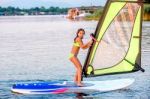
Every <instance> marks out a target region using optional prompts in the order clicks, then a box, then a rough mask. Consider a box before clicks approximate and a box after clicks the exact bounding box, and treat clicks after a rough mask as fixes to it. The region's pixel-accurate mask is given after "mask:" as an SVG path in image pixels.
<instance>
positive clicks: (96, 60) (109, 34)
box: [83, 0, 144, 76]
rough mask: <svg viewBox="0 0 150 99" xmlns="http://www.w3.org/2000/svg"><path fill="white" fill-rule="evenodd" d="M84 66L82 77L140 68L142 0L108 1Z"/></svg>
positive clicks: (125, 71)
mask: <svg viewBox="0 0 150 99" xmlns="http://www.w3.org/2000/svg"><path fill="white" fill-rule="evenodd" d="M104 9H105V10H104V12H103V15H102V17H101V19H100V21H99V23H98V26H97V29H96V31H95V34H94V37H95V39H96V40H97V41H99V42H94V43H93V45H92V46H91V48H90V49H89V52H88V55H87V58H86V61H85V64H84V67H83V74H84V75H85V76H98V75H108V74H119V73H128V72H135V71H138V70H142V71H143V72H144V69H142V68H141V35H142V34H141V33H142V13H143V3H142V0H108V1H107V3H106V5H105V8H104Z"/></svg>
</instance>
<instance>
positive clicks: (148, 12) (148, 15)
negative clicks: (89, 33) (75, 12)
mask: <svg viewBox="0 0 150 99" xmlns="http://www.w3.org/2000/svg"><path fill="white" fill-rule="evenodd" d="M102 12H103V9H98V10H96V11H95V12H94V13H93V14H91V15H89V16H86V17H85V20H99V18H100V16H101V15H102ZM143 20H144V21H150V4H145V5H144V14H143Z"/></svg>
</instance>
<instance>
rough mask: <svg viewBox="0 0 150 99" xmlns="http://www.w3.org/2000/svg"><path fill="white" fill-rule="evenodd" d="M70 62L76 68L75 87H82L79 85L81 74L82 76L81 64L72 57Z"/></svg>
mask: <svg viewBox="0 0 150 99" xmlns="http://www.w3.org/2000/svg"><path fill="white" fill-rule="evenodd" d="M70 60H71V62H72V63H73V64H74V65H75V66H76V68H77V85H79V86H83V85H82V84H81V74H82V66H81V63H80V61H79V60H78V59H77V58H76V57H72V58H71V59H70Z"/></svg>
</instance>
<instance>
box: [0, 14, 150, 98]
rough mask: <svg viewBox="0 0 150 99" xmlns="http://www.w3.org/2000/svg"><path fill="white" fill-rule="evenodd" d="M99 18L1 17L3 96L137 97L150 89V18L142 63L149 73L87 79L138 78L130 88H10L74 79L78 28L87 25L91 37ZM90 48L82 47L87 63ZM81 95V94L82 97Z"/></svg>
mask: <svg viewBox="0 0 150 99" xmlns="http://www.w3.org/2000/svg"><path fill="white" fill-rule="evenodd" d="M96 25H97V21H70V20H67V19H66V18H65V17H64V16H19V17H18V16H14V17H0V27H1V28H0V70H1V72H0V97H3V98H6V99H8V98H9V99H14V98H16V99H27V98H33V99H34V98H36V99H37V98H39V99H41V98H43V99H48V98H51V99H56V98H64V99H65V98H71V99H72V98H78V99H82V97H83V98H88V97H89V98H90V99H92V98H94V99H95V97H96V98H97V97H98V99H99V98H100V97H102V98H103V99H114V98H116V99H119V98H118V97H121V98H122V99H126V98H128V99H130V98H131V99H134V98H135V99H136V98H137V97H144V96H143V95H145V97H146V96H148V95H149V94H148V93H150V85H149V83H150V78H149V76H150V68H149V67H148V66H149V65H150V63H149V57H150V43H149V42H150V35H149V32H148V31H149V30H150V27H149V26H150V22H144V24H143V25H144V26H143V43H142V44H143V46H142V48H143V50H144V51H145V52H143V54H142V64H143V67H144V69H145V70H146V72H145V73H141V72H137V73H132V74H123V75H117V76H115V75H111V76H101V77H96V78H85V79H84V80H108V79H115V78H126V77H131V78H135V79H136V82H135V83H134V84H133V85H132V86H130V87H129V88H127V90H118V91H113V92H108V93H100V92H95V93H88V94H81V93H80V94H74V93H71V94H59V95H18V94H13V93H11V92H10V87H11V86H12V85H13V84H14V83H19V82H35V81H36V82H41V81H58V80H72V79H73V77H74V74H75V67H74V66H73V64H72V63H71V62H70V61H69V60H68V54H69V53H70V49H71V47H72V43H73V39H74V37H75V35H76V31H77V29H78V28H84V29H85V30H86V35H85V38H84V42H86V41H88V39H89V38H90V37H89V34H90V33H93V32H94V31H95V28H96ZM86 53H87V50H86V51H83V50H81V52H80V55H79V58H80V60H81V63H82V64H83V63H84V59H85V57H86ZM80 97H81V98H80Z"/></svg>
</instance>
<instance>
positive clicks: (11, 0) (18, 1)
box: [0, 0, 106, 8]
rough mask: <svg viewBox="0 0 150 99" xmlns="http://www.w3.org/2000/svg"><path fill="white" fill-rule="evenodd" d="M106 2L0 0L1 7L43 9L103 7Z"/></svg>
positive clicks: (98, 0)
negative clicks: (51, 7)
mask: <svg viewBox="0 0 150 99" xmlns="http://www.w3.org/2000/svg"><path fill="white" fill-rule="evenodd" d="M105 2H106V0H0V6H1V7H8V6H12V7H19V8H31V7H41V6H44V7H46V8H48V7H50V6H54V7H56V6H57V7H61V8H65V7H80V6H91V5H92V6H103V5H104V4H105Z"/></svg>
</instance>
